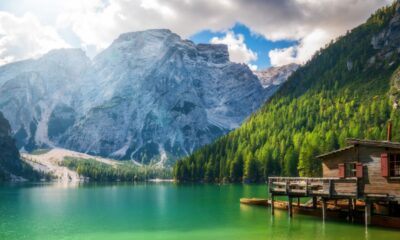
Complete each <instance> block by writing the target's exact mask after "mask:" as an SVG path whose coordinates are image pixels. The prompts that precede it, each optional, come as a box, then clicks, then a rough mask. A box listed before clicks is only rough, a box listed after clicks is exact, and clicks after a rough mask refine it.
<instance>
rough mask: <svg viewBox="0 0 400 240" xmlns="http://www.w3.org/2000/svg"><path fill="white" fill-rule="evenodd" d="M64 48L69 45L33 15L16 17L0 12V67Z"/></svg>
mask: <svg viewBox="0 0 400 240" xmlns="http://www.w3.org/2000/svg"><path fill="white" fill-rule="evenodd" d="M65 47H69V45H68V44H67V43H65V41H64V40H62V39H61V38H60V36H59V35H58V34H57V32H56V31H55V30H54V28H52V27H49V26H44V25H42V24H41V23H40V22H39V20H38V19H37V18H36V17H35V16H34V15H32V14H25V15H23V16H22V17H16V16H14V15H12V14H10V13H7V12H2V11H0V65H3V64H6V63H10V62H14V61H18V60H22V59H26V58H32V57H37V56H40V55H42V54H44V53H46V52H48V51H50V50H51V49H54V48H65Z"/></svg>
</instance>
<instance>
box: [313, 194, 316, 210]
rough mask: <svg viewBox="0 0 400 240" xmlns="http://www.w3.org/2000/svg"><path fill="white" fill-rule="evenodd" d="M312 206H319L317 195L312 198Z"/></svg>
mask: <svg viewBox="0 0 400 240" xmlns="http://www.w3.org/2000/svg"><path fill="white" fill-rule="evenodd" d="M312 207H313V209H316V208H317V197H313V198H312Z"/></svg>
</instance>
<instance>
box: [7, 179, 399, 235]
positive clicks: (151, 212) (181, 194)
mask: <svg viewBox="0 0 400 240" xmlns="http://www.w3.org/2000/svg"><path fill="white" fill-rule="evenodd" d="M265 196H266V187H265V186H264V185H221V186H218V185H177V184H173V183H162V184H112V185H107V184H85V185H80V186H71V185H62V184H24V185H0V240H3V239H4V240H16V239H27V240H34V239H40V240H47V239H48V240H55V239H57V240H72V239H74V240H75V239H76V240H86V239H90V240H103V239H104V240H106V239H107V240H113V239H120V240H125V239H129V240H130V239H141V240H146V239H174V240H180V239H182V240H183V239H185V240H196V239H202V240H207V239H213V240H214V239H215V240H224V239H250V240H251V239H265V240H267V239H279V240H281V239H296V240H302V239H307V240H309V239H316V240H317V239H318V240H320V239H332V240H340V239H351V240H358V239H370V240H375V239H376V240H379V239H390V240H394V239H400V231H395V230H388V229H382V228H373V227H370V228H368V229H366V228H365V227H364V226H363V225H357V224H350V223H346V222H335V221H326V222H325V223H323V222H322V221H321V219H320V218H315V217H311V216H302V215H296V214H295V215H294V217H293V218H292V219H289V218H288V215H287V213H286V211H279V210H278V211H276V214H275V216H274V217H272V216H271V214H270V211H269V209H267V208H264V207H254V206H253V207H252V206H245V205H240V204H239V199H240V198H241V197H265Z"/></svg>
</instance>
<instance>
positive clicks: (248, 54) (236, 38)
mask: <svg viewBox="0 0 400 240" xmlns="http://www.w3.org/2000/svg"><path fill="white" fill-rule="evenodd" d="M210 42H211V43H213V44H226V45H227V46H228V51H229V59H230V60H231V61H232V62H237V63H246V64H248V65H249V67H250V68H252V69H254V70H255V69H257V66H256V65H252V64H250V62H252V61H255V60H257V53H255V52H253V51H252V50H251V49H249V48H248V47H247V46H246V43H245V42H244V36H243V35H242V34H235V33H234V32H232V31H228V32H226V35H225V36H224V37H222V38H218V37H214V38H212V39H211V40H210Z"/></svg>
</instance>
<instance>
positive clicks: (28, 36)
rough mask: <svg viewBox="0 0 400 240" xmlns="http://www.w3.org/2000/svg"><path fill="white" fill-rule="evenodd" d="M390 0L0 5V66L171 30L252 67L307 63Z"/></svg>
mask: <svg viewBox="0 0 400 240" xmlns="http://www.w3.org/2000/svg"><path fill="white" fill-rule="evenodd" d="M391 2H392V0H218V1H217V0H0V65H3V64H7V63H12V62H15V61H19V60H23V59H28V58H38V57H40V56H41V55H43V54H45V53H46V52H48V51H50V50H52V49H58V48H82V49H83V50H84V51H85V52H86V54H87V55H88V56H89V57H94V56H95V55H96V54H98V53H99V52H101V51H102V50H103V49H105V48H106V47H107V46H109V45H110V44H111V43H112V41H113V40H114V39H116V38H117V37H118V36H119V35H120V34H121V33H125V32H133V31H139V30H146V29H154V28H167V29H170V30H171V31H173V32H175V33H177V34H179V35H180V36H181V37H182V38H184V39H190V40H192V41H193V42H195V43H224V44H227V45H228V51H229V55H230V60H231V61H233V62H238V63H243V64H247V65H248V66H249V67H250V68H251V69H253V70H256V69H265V68H268V67H270V66H282V65H286V64H290V63H298V64H303V63H305V62H306V61H307V60H309V59H310V58H311V57H312V55H313V54H314V53H315V52H316V51H317V50H319V49H320V48H322V47H324V46H325V45H326V44H327V43H329V42H330V41H331V40H332V39H335V38H337V37H339V36H341V35H343V34H345V33H346V31H347V30H350V29H352V28H354V27H356V26H358V25H359V24H361V23H363V22H364V21H365V20H366V19H367V18H368V17H369V16H370V15H371V14H372V13H373V12H374V11H376V10H377V9H378V8H380V7H382V6H385V5H388V4H390V3H391Z"/></svg>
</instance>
